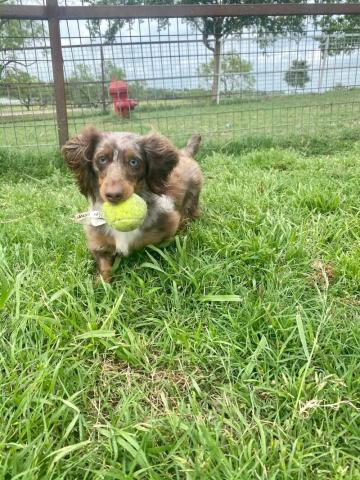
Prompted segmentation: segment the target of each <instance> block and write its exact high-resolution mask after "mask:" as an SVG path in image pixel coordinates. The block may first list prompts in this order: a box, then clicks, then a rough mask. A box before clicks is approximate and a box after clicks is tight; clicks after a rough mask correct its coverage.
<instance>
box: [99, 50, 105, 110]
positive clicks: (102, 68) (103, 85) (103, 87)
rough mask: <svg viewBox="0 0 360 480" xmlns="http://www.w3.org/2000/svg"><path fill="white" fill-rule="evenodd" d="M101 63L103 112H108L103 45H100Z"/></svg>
mask: <svg viewBox="0 0 360 480" xmlns="http://www.w3.org/2000/svg"><path fill="white" fill-rule="evenodd" d="M100 62H101V101H102V108H103V112H104V113H105V112H106V89H105V65H104V51H103V44H102V43H101V45H100Z"/></svg>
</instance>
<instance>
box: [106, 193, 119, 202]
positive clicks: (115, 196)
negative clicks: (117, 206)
mask: <svg viewBox="0 0 360 480" xmlns="http://www.w3.org/2000/svg"><path fill="white" fill-rule="evenodd" d="M122 196H123V193H122V191H121V190H114V191H110V192H106V193H105V197H106V200H107V201H108V202H110V203H118V202H120V200H121V199H122Z"/></svg>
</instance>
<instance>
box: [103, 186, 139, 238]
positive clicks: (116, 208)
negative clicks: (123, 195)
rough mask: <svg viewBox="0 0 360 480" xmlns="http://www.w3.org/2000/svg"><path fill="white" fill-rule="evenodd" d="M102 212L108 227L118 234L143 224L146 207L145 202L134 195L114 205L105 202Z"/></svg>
mask: <svg viewBox="0 0 360 480" xmlns="http://www.w3.org/2000/svg"><path fill="white" fill-rule="evenodd" d="M102 210H103V215H104V219H105V220H106V222H107V223H108V224H109V225H110V227H112V228H115V230H119V231H120V232H131V231H132V230H135V229H136V228H137V227H139V226H140V225H141V224H142V223H143V222H144V220H145V217H146V213H147V205H146V202H145V200H143V199H142V198H141V197H139V195H136V194H135V193H134V194H133V195H132V196H131V197H130V198H128V199H127V200H125V201H124V202H121V203H118V204H116V205H113V204H112V203H109V202H105V203H104V204H103V208H102Z"/></svg>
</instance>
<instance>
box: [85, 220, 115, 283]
mask: <svg viewBox="0 0 360 480" xmlns="http://www.w3.org/2000/svg"><path fill="white" fill-rule="evenodd" d="M85 232H86V236H87V240H88V246H89V249H90V251H91V252H92V254H93V256H94V258H95V261H96V266H97V269H98V272H99V274H100V275H101V277H102V279H103V280H104V282H110V280H111V267H112V265H113V263H114V259H115V254H116V245H115V240H114V238H113V237H111V236H109V235H107V234H106V233H104V231H102V230H101V227H100V228H99V227H96V228H95V227H92V226H90V225H88V226H86V227H85Z"/></svg>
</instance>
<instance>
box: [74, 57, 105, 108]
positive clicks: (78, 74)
mask: <svg viewBox="0 0 360 480" xmlns="http://www.w3.org/2000/svg"><path fill="white" fill-rule="evenodd" d="M66 90H67V95H68V96H69V97H70V99H71V103H72V104H73V105H76V106H89V107H90V106H94V107H96V106H98V104H99V103H100V101H101V83H100V82H99V81H98V80H97V78H95V77H94V76H93V74H92V73H91V70H90V67H89V66H88V65H84V64H78V65H76V66H75V68H74V71H73V73H72V75H71V76H70V77H68V78H67V87H66Z"/></svg>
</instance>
